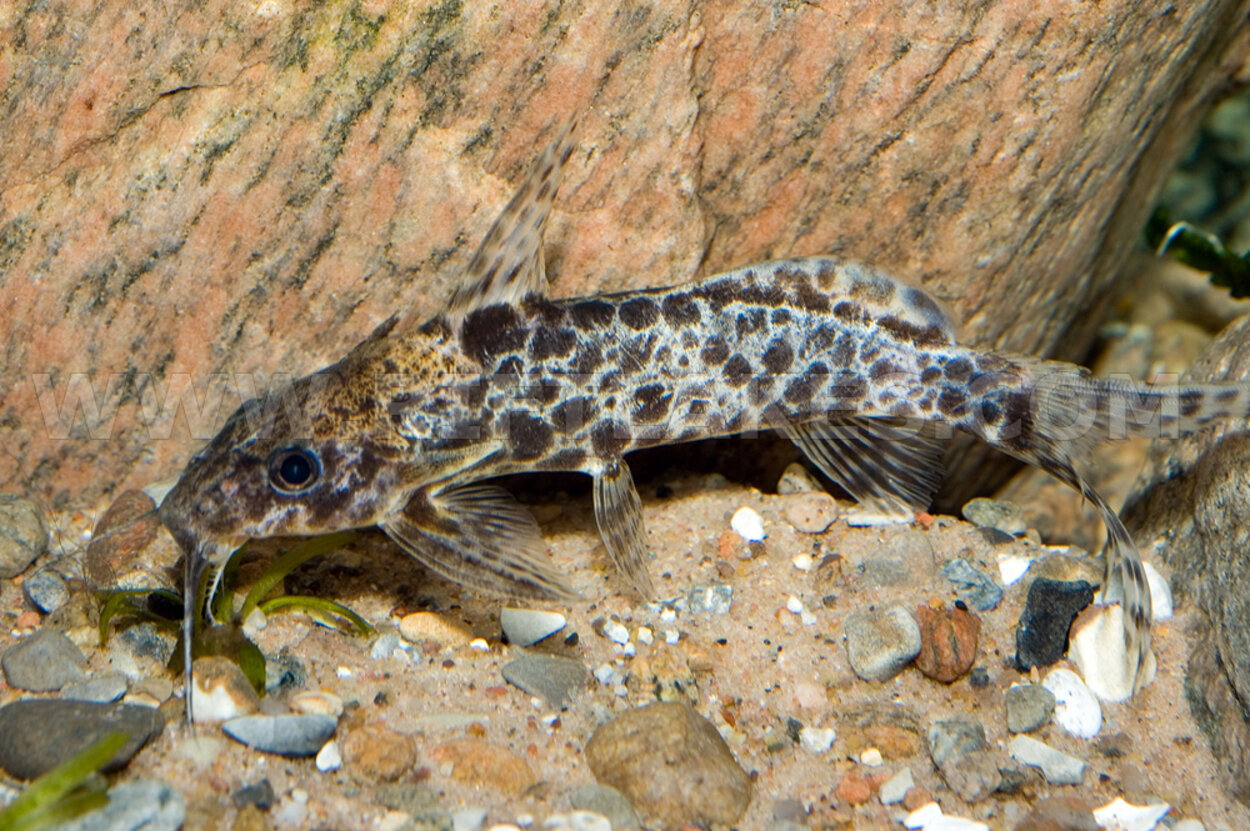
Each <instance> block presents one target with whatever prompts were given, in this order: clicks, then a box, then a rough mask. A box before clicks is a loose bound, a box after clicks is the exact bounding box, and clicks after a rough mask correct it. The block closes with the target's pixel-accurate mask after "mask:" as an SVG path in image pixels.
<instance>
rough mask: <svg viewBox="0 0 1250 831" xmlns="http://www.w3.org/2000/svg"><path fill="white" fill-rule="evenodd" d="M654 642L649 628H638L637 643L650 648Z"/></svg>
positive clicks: (653, 636) (653, 635)
mask: <svg viewBox="0 0 1250 831" xmlns="http://www.w3.org/2000/svg"><path fill="white" fill-rule="evenodd" d="M654 642H655V634H654V633H653V632H652V631H651V627H650V626H639V627H638V643H641V644H645V645H647V646H650V645H651V644H652V643H654Z"/></svg>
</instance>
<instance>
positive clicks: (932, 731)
mask: <svg viewBox="0 0 1250 831" xmlns="http://www.w3.org/2000/svg"><path fill="white" fill-rule="evenodd" d="M928 739H929V755H930V756H931V757H932V758H933V764H935V765H937V766H938V767H941V766H942V763H943V762H946V761H947V760H948V759H952V758H954V757H955V756H962V755H963V754H965V753H972V752H974V751H977V750H985V748H986V746H987V745H986V742H985V728H984V727H982V726H981V724H980V722H977V721H973V720H972V719H970V718H952V719H947V720H946V721H938V722H934V724H933V725H932V726H931V727H930V728H929V733H928Z"/></svg>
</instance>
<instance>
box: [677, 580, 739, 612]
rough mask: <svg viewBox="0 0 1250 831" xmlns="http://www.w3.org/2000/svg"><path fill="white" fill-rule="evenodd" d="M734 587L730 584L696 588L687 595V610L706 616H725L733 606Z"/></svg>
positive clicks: (715, 584) (713, 584)
mask: <svg viewBox="0 0 1250 831" xmlns="http://www.w3.org/2000/svg"><path fill="white" fill-rule="evenodd" d="M733 598H734V587H733V586H731V585H729V584H728V583H712V584H710V585H707V586H696V587H695V588H693V589H691V590H690V591H689V592H688V593H687V594H686V608H687V610H689V611H691V612H700V613H702V614H706V615H724V614H728V613H729V608H730V606H732V605H733Z"/></svg>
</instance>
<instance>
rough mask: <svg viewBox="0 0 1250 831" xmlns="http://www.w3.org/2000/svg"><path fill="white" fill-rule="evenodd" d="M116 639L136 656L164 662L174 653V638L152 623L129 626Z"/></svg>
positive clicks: (121, 646) (120, 645) (118, 643)
mask: <svg viewBox="0 0 1250 831" xmlns="http://www.w3.org/2000/svg"><path fill="white" fill-rule="evenodd" d="M114 640H115V641H116V643H117V645H118V646H119V647H120V648H122V649H125V650H126V651H127V652H129V653H130V654H131V655H133V656H135V657H136V658H151V659H152V660H154V661H157V662H159V663H162V664H163V663H165V662H167V661H168V660H169V658H170V656H171V655H173V653H174V643H175V641H174V638H172V637H170V636H168V635H165V634H163V633H162V632H161V631H160V630H159V629H157V628H156V626H155V625H154V624H152V623H140V624H137V625H135V626H127V627H126V628H125V629H123V630H122V631H121V632H119V633H118V634H117V637H116V638H115V639H114ZM113 642H114V641H110V643H113Z"/></svg>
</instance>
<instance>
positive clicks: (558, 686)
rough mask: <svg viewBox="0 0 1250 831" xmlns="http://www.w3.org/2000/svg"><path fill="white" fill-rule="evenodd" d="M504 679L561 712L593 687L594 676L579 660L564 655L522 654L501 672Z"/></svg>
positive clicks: (504, 666) (505, 665) (507, 664)
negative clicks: (575, 697) (592, 679)
mask: <svg viewBox="0 0 1250 831" xmlns="http://www.w3.org/2000/svg"><path fill="white" fill-rule="evenodd" d="M500 672H501V673H502V674H503V677H504V680H505V681H507V682H508V683H509V684H512V685H513V686H515V687H520V688H521V689H522V690H524V691H525V692H527V693H529V694H530V695H534V696H538V697H539V698H541V699H543V701H545V702H547V706H548V707H552V708H555V709H557V710H558V709H560V708H562V707H564V706H566V705H568V704H569V703H570V702H571V701H572V700H573V696H575V695H576V694H577V693H578V692H580V691H582V690H584V689H586V688H587V687H588V686H590V679H591V674H590V670H589V669H587V668H586V665H585V664H583V663H582V662H581V661H579V660H577V659H576V658H565V657H563V656H560V655H522V656H521V657H520V658H517V659H516V660H514V661H509V662H508V663H506V664H504V665H503V667H502V668H501V669H500Z"/></svg>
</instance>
